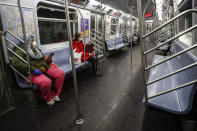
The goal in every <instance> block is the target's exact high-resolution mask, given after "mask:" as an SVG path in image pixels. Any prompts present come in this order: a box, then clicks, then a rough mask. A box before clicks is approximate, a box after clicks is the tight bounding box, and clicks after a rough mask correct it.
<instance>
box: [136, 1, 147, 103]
mask: <svg viewBox="0 0 197 131" xmlns="http://www.w3.org/2000/svg"><path fill="white" fill-rule="evenodd" d="M137 5H138V19H139V34H140V45H141V55H142V56H141V57H142V71H143V75H144V76H145V74H146V72H145V63H144V38H143V34H142V33H143V30H144V29H143V23H142V22H143V21H142V5H141V0H138V1H137ZM143 80H144V82H145V83H146V79H145V77H143ZM144 91H145V93H144V94H145V103H146V106H148V97H147V96H148V94H147V93H148V92H147V87H145V88H144Z"/></svg>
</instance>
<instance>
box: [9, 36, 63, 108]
mask: <svg viewBox="0 0 197 131" xmlns="http://www.w3.org/2000/svg"><path fill="white" fill-rule="evenodd" d="M22 48H23V47H22ZM15 53H17V54H18V55H19V56H20V57H22V58H23V59H25V60H26V54H24V53H23V52H22V51H21V50H19V49H18V48H17V49H16V50H15ZM28 53H29V56H30V66H31V73H32V75H31V77H32V83H33V84H35V85H37V86H39V87H40V91H41V94H42V97H43V98H44V100H46V102H47V104H48V105H53V104H54V103H55V101H60V98H59V95H60V93H61V90H62V86H63V83H64V78H65V73H64V71H63V70H61V69H59V68H58V67H57V66H55V64H53V63H52V56H53V53H52V54H50V55H49V57H45V56H44V54H43V53H42V51H41V50H40V49H39V48H38V46H37V44H36V42H35V41H34V37H33V36H31V37H30V38H29V45H28ZM12 64H13V66H14V67H15V68H16V69H17V70H18V71H19V72H21V73H22V74H24V75H26V76H28V66H27V64H25V63H24V62H23V61H21V60H20V59H19V58H18V57H16V56H13V57H12Z"/></svg>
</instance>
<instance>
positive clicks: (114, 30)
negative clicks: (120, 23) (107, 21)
mask: <svg viewBox="0 0 197 131" xmlns="http://www.w3.org/2000/svg"><path fill="white" fill-rule="evenodd" d="M114 32H116V25H111V34H112V35H115V34H114Z"/></svg>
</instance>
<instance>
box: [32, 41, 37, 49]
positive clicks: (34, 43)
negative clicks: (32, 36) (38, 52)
mask: <svg viewBox="0 0 197 131" xmlns="http://www.w3.org/2000/svg"><path fill="white" fill-rule="evenodd" d="M35 48H38V45H37V43H36V42H35V41H34V42H33V49H35Z"/></svg>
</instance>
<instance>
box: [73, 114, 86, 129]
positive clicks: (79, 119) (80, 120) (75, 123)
mask: <svg viewBox="0 0 197 131" xmlns="http://www.w3.org/2000/svg"><path fill="white" fill-rule="evenodd" d="M84 122H85V121H84V119H83V117H82V115H81V116H80V117H77V118H76V119H75V120H74V121H73V123H72V125H71V127H76V126H79V125H83V124H84Z"/></svg>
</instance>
